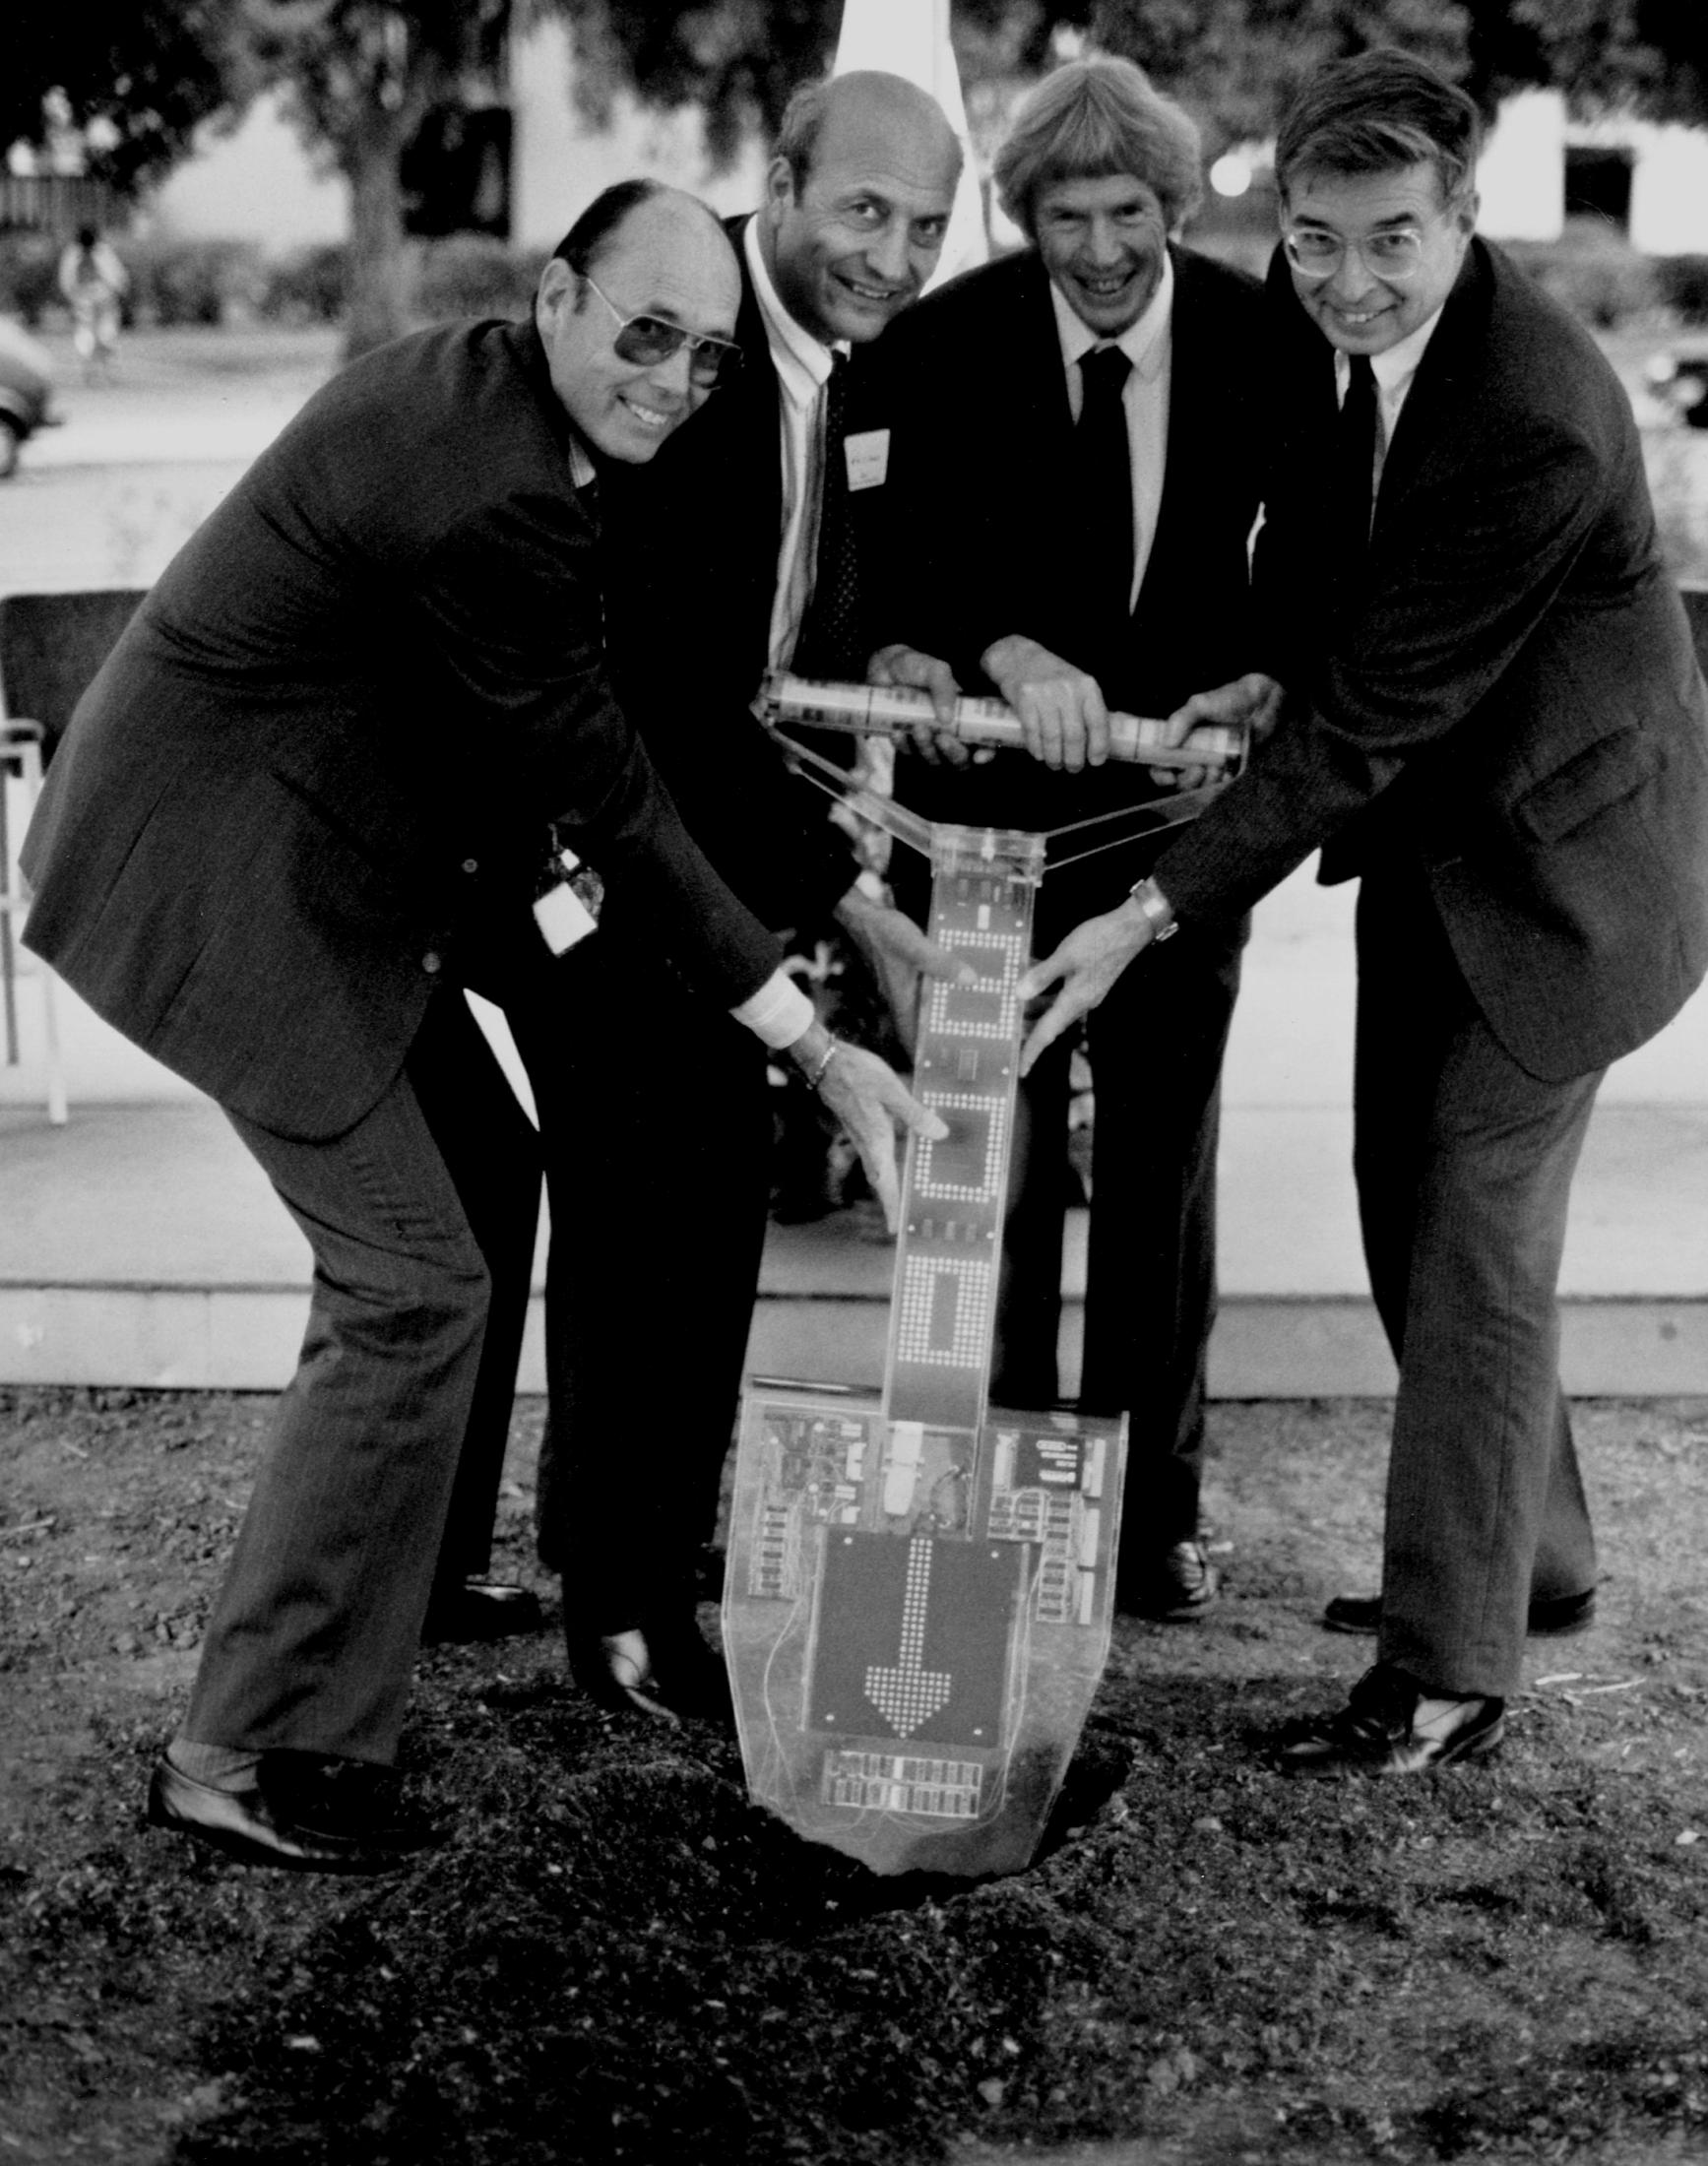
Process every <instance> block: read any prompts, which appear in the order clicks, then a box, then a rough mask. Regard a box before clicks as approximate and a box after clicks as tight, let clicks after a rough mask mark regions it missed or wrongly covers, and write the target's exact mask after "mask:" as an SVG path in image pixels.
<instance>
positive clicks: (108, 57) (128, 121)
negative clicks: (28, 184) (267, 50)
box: [0, 0, 232, 194]
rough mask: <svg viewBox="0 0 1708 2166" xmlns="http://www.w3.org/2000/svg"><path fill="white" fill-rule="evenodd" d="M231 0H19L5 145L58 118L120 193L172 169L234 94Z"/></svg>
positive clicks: (9, 57)
mask: <svg viewBox="0 0 1708 2166" xmlns="http://www.w3.org/2000/svg"><path fill="white" fill-rule="evenodd" d="M230 32H231V5H230V0H14V5H13V7H12V8H11V9H10V10H9V11H8V19H7V23H6V30H5V37H4V49H5V65H4V67H0V147H4V146H5V145H7V144H11V143H18V142H23V143H30V144H36V145H41V144H44V143H46V142H47V141H48V140H49V138H50V137H51V135H52V134H53V133H54V132H56V131H57V130H58V129H60V128H64V129H66V130H67V131H69V132H73V133H75V134H77V135H79V136H83V137H84V138H85V139H86V141H87V143H88V151H87V157H88V162H89V165H90V169H91V170H92V171H93V172H94V173H95V175H96V176H97V177H98V178H100V179H102V180H104V181H106V182H107V183H108V184H109V185H110V186H112V187H113V188H115V189H116V190H118V191H119V192H120V193H121V194H123V193H126V192H129V191H131V190H133V189H135V188H137V187H138V186H140V185H141V184H142V183H143V182H145V181H147V180H151V179H154V178H156V177H157V176H158V175H159V174H160V173H162V172H164V171H165V170H166V169H167V168H168V167H169V166H170V165H171V164H172V163H173V162H174V161H175V160H176V159H178V158H180V157H181V156H182V155H183V153H184V151H185V149H186V148H187V147H188V144H189V141H190V138H191V136H192V135H193V133H194V131H195V129H196V127H197V125H198V123H199V122H201V121H203V120H205V119H207V118H208V117H209V116H210V115H211V114H214V113H217V112H219V111H221V109H222V108H223V107H224V106H225V105H226V104H227V103H228V102H229V100H230V96H231V62H232V50H231V42H230Z"/></svg>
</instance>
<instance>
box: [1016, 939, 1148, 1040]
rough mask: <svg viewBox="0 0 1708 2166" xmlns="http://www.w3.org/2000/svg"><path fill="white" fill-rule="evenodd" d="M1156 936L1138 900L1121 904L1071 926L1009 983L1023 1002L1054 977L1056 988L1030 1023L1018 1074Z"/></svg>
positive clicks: (1102, 996) (1095, 1001)
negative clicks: (1050, 952)
mask: <svg viewBox="0 0 1708 2166" xmlns="http://www.w3.org/2000/svg"><path fill="white" fill-rule="evenodd" d="M1155 938H1156V930H1155V927H1154V926H1153V925H1152V924H1151V921H1150V919H1149V918H1147V917H1146V915H1145V913H1144V912H1143V911H1142V910H1141V909H1140V908H1139V906H1138V904H1137V903H1123V904H1122V905H1121V907H1120V908H1119V910H1111V911H1110V912H1109V913H1108V915H1107V917H1104V918H1088V919H1087V920H1086V921H1085V923H1084V924H1078V925H1075V926H1074V928H1073V930H1072V931H1071V932H1070V933H1069V934H1068V936H1067V938H1066V939H1065V940H1063V942H1062V943H1061V945H1060V947H1058V948H1057V949H1056V951H1055V953H1054V954H1053V955H1049V956H1046V957H1045V958H1044V961H1043V962H1041V963H1034V964H1033V966H1032V968H1031V969H1030V970H1029V971H1028V972H1027V973H1026V975H1025V976H1024V977H1023V978H1022V979H1021V980H1020V982H1019V984H1018V985H1017V986H1016V987H1015V988H1014V990H1015V993H1016V995H1017V996H1018V998H1019V999H1020V1000H1021V1001H1022V1002H1025V1001H1028V1000H1036V999H1037V997H1038V995H1039V994H1040V993H1041V992H1043V991H1044V989H1045V988H1046V987H1050V986H1053V985H1055V984H1056V983H1057V982H1058V981H1059V982H1060V985H1061V990H1060V991H1059V992H1058V993H1057V994H1056V996H1055V998H1054V1000H1052V1001H1051V1003H1050V1004H1049V1006H1048V1007H1047V1008H1045V1010H1044V1013H1043V1015H1041V1016H1040V1017H1039V1019H1038V1021H1037V1022H1036V1023H1035V1024H1034V1025H1033V1027H1032V1034H1031V1036H1030V1037H1029V1038H1028V1039H1027V1041H1026V1044H1025V1045H1024V1047H1022V1049H1021V1053H1020V1072H1021V1074H1022V1075H1027V1074H1029V1073H1030V1072H1031V1069H1032V1065H1033V1062H1034V1061H1035V1060H1036V1059H1037V1058H1038V1056H1039V1054H1040V1053H1041V1052H1043V1051H1044V1049H1045V1048H1046V1047H1048V1046H1052V1045H1054V1043H1055V1041H1056V1040H1057V1039H1058V1038H1059V1037H1060V1036H1061V1034H1062V1032H1063V1031H1065V1030H1068V1029H1071V1027H1072V1026H1073V1025H1074V1024H1075V1023H1077V1022H1078V1021H1079V1019H1080V1017H1081V1016H1082V1015H1089V1014H1090V1013H1091V1011H1092V1009H1093V1008H1095V1007H1097V1006H1098V1005H1099V1004H1100V1003H1101V1002H1102V1001H1104V1000H1105V999H1107V997H1108V994H1109V991H1110V989H1111V988H1112V987H1113V985H1114V982H1115V980H1116V979H1117V978H1118V977H1119V976H1120V974H1121V972H1122V971H1123V970H1125V969H1126V967H1127V965H1128V964H1129V963H1130V962H1131V961H1132V960H1133V958H1134V956H1136V955H1141V954H1143V952H1144V951H1145V949H1146V948H1148V947H1149V946H1150V944H1151V942H1152V941H1153V940H1154V939H1155Z"/></svg>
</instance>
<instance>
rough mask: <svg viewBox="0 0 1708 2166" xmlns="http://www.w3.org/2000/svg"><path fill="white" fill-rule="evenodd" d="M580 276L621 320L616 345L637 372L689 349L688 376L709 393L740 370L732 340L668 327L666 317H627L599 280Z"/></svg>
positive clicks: (621, 357) (676, 325)
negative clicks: (728, 374)
mask: <svg viewBox="0 0 1708 2166" xmlns="http://www.w3.org/2000/svg"><path fill="white" fill-rule="evenodd" d="M580 276H581V278H582V280H583V282H584V283H585V284H586V285H588V286H591V287H593V289H594V291H595V292H596V293H597V294H598V295H599V297H600V299H601V301H603V302H604V304H605V306H606V307H607V308H608V309H609V310H610V312H611V314H612V315H613V316H614V317H615V318H616V320H617V335H616V338H615V339H614V341H613V342H612V344H613V345H614V347H615V349H616V353H617V358H618V359H619V360H624V361H633V362H634V364H635V366H636V367H637V368H656V367H657V366H658V365H659V363H660V362H661V361H667V360H669V359H670V358H671V357H672V356H673V355H674V354H677V353H679V352H680V351H681V350H682V349H683V347H686V348H687V349H688V374H689V376H690V377H691V378H692V379H693V381H694V382H695V383H697V384H699V385H700V386H701V387H702V389H704V390H707V391H709V390H710V389H711V388H712V386H713V385H714V384H715V383H717V382H718V381H719V380H720V378H721V377H722V376H723V374H724V372H725V371H726V370H727V371H728V372H729V373H730V374H731V375H733V374H734V372H735V370H736V369H737V368H738V367H739V366H740V362H741V349H740V348H739V347H738V346H736V345H735V344H734V342H733V341H732V340H729V339H712V338H708V337H707V336H706V335H705V333H704V332H700V331H684V330H683V329H682V327H681V325H680V324H679V323H666V322H665V320H664V317H663V316H625V315H624V314H623V312H622V310H621V309H620V308H619V307H618V306H617V304H616V302H615V301H613V300H612V299H611V297H610V295H609V294H608V293H607V292H606V291H605V290H604V288H603V287H601V285H600V284H599V283H598V281H597V280H595V279H590V278H589V277H588V275H587V273H586V272H585V271H583V272H582V273H581V274H580Z"/></svg>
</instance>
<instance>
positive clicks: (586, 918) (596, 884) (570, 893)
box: [534, 848, 604, 955]
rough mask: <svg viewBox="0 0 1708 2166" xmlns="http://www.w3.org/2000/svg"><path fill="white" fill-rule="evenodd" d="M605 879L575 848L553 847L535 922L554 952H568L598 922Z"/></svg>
mask: <svg viewBox="0 0 1708 2166" xmlns="http://www.w3.org/2000/svg"><path fill="white" fill-rule="evenodd" d="M603 900H604V882H603V881H602V880H601V878H600V876H599V874H598V873H597V872H596V871H595V870H594V868H593V867H592V865H590V864H584V863H583V862H582V860H580V859H579V858H578V857H577V856H576V854H575V852H574V851H573V850H570V849H568V848H564V849H557V850H553V851H552V853H551V856H550V858H549V860H547V866H546V873H545V879H544V884H542V886H541V888H540V891H539V893H538V895H537V896H536V897H535V899H534V922H535V924H537V925H538V927H539V936H540V938H541V939H542V940H543V941H544V942H545V944H546V946H547V947H548V948H549V949H550V950H551V952H552V954H553V955H567V954H568V952H569V950H570V949H571V948H572V947H574V946H576V945H577V943H578V942H580V941H582V940H585V939H586V938H587V936H588V934H589V933H590V932H593V931H595V930H596V929H597V928H598V925H599V912H600V905H601V902H603Z"/></svg>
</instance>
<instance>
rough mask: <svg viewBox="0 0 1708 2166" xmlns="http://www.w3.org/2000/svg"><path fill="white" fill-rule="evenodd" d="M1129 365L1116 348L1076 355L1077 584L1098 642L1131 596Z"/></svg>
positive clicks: (1121, 619)
mask: <svg viewBox="0 0 1708 2166" xmlns="http://www.w3.org/2000/svg"><path fill="white" fill-rule="evenodd" d="M1131 368H1132V363H1131V362H1130V361H1129V360H1128V359H1127V357H1126V355H1125V354H1124V353H1123V352H1122V351H1121V350H1120V348H1119V347H1118V346H1100V347H1094V348H1093V349H1092V350H1091V351H1090V352H1089V353H1083V354H1081V356H1080V362H1079V374H1080V382H1081V384H1082V385H1083V387H1084V393H1085V396H1084V400H1083V403H1082V404H1081V407H1080V410H1079V423H1078V425H1077V427H1076V428H1075V429H1074V432H1073V457H1074V467H1075V470H1076V478H1077V481H1078V489H1077V495H1078V501H1079V508H1080V515H1081V520H1082V532H1083V535H1084V544H1083V545H1084V551H1085V578H1084V580H1083V582H1082V586H1083V590H1084V593H1085V596H1086V600H1087V603H1088V605H1090V606H1089V608H1088V612H1087V621H1088V623H1089V624H1090V625H1091V626H1093V627H1095V629H1096V633H1097V636H1098V637H1100V638H1102V637H1104V636H1105V635H1106V634H1107V631H1108V629H1109V628H1111V627H1113V626H1116V625H1124V624H1125V622H1126V620H1127V616H1128V614H1129V605H1130V602H1131V599H1132V591H1133V466H1132V454H1131V451H1130V448H1129V445H1128V438H1127V410H1126V407H1125V405H1124V404H1123V403H1122V399H1121V393H1122V390H1123V389H1124V387H1125V385H1126V380H1127V376H1128V373H1129V371H1130V370H1131Z"/></svg>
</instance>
